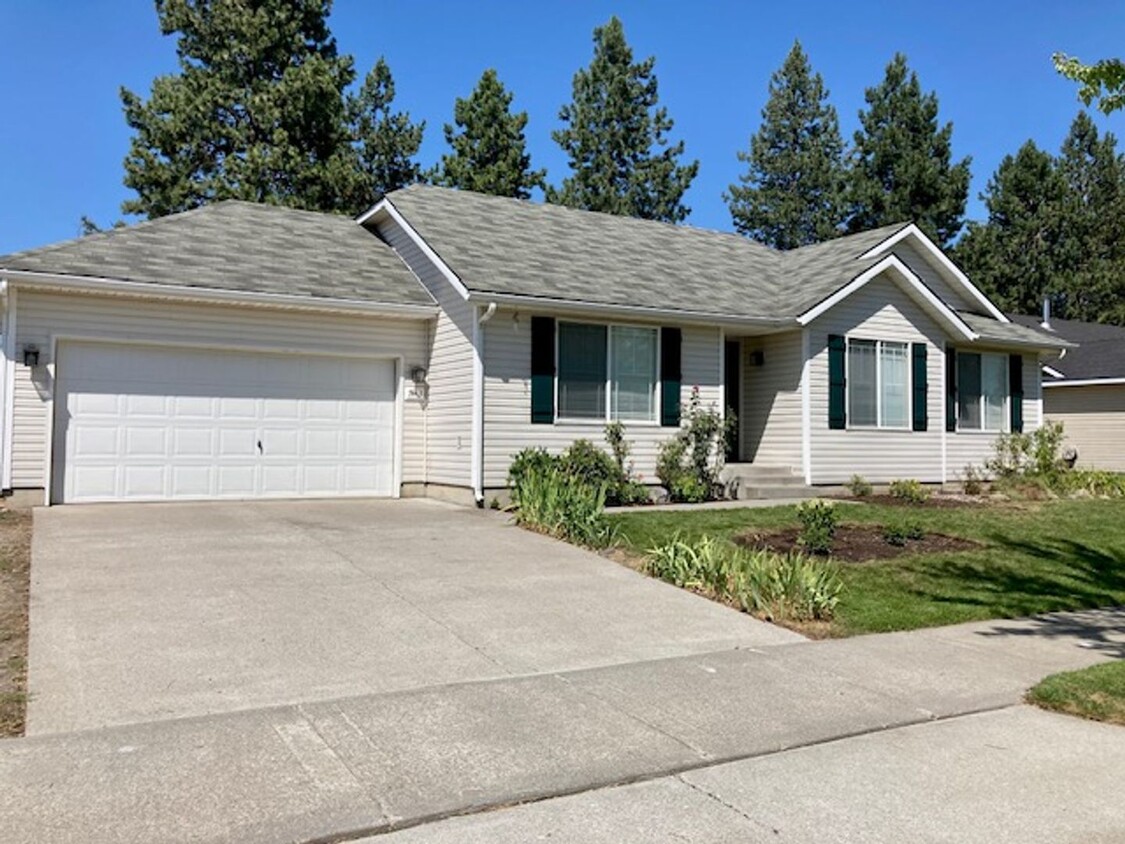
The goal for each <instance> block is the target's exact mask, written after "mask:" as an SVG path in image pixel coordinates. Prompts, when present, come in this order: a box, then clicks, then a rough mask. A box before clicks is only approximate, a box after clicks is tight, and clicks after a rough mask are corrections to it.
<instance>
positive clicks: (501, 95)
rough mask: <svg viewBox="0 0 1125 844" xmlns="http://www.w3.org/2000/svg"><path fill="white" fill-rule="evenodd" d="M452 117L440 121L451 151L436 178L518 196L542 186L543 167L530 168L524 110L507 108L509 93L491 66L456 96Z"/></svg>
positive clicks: (481, 190) (444, 182)
mask: <svg viewBox="0 0 1125 844" xmlns="http://www.w3.org/2000/svg"><path fill="white" fill-rule="evenodd" d="M453 122H454V124H455V125H454V126H451V125H449V124H448V123H447V124H446V125H445V142H446V143H447V144H449V146H450V147H451V148H452V150H453V151H452V153H450V154H449V155H444V156H442V159H441V164H440V165H439V167H438V169H437V172H436V173H435V174H434V177H433V178H434V182H435V183H436V184H440V185H447V186H449V187H456V188H461V189H463V190H472V191H478V192H479V193H489V194H493V195H495V196H511V197H516V198H518V199H527V198H528V197H529V196H531V189H532V188H534V187H543V186H544V184H545V183H544V179H545V177H546V175H547V172H546V171H545V170H532V169H531V156H530V155H528V153H527V140H526V138H525V137H524V128H525V127H526V126H527V112H526V111H521V112H516V113H514V114H513V113H512V94H511V93H510V92H508V91H507V90H506V89H505V88H504V83H502V82H501V81H500V79H499V77H498V76H497V75H496V71H495V70H493V69H491V68H490V69H488V70H486V71H485V72H484V74H483V75H482V76H481V78H480V81H479V82H477V85H476V88H474V89H473V92H472V93H471V94H470V95H469V97H468V98H467V99H461V98H460V97H458V98H457V100H456V102H455V103H454V105H453Z"/></svg>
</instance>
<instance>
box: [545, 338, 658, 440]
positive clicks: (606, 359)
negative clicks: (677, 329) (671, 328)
mask: <svg viewBox="0 0 1125 844" xmlns="http://www.w3.org/2000/svg"><path fill="white" fill-rule="evenodd" d="M657 338H658V333H657V329H655V328H639V327H636V326H625V325H613V326H605V325H589V324H584V323H575V322H560V323H559V327H558V343H559V349H558V391H559V392H558V408H559V410H558V416H559V418H560V419H596V420H599V421H600V420H612V419H619V420H622V421H644V422H653V421H656V409H657V404H656V383H657V346H658V339H657ZM607 396H608V401H607Z"/></svg>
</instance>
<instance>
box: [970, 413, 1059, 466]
mask: <svg viewBox="0 0 1125 844" xmlns="http://www.w3.org/2000/svg"><path fill="white" fill-rule="evenodd" d="M1063 436H1064V434H1063V426H1062V423H1061V422H1045V423H1044V424H1043V425H1042V426H1040V427H1039V428H1036V429H1035V430H1034V431H1033V432H1031V433H1030V434H1017V433H1012V434H1001V435H1000V436H999V437H997V438H996V443H995V444H994V445H993V450H994V452H995V453H994V454H993V456H992V458H991V459H989V460H988V461H986V462H985V464H984V465H985V468H986V469H987V470H988V471H989V472H991V473H992V474H993V475H994V476H996V477H998V478H1011V477H1017V476H1027V475H1035V476H1037V477H1041V478H1047V479H1049V480H1053V479H1055V478H1056V477H1057V476H1058V474H1059V473H1060V472H1063V471H1065V469H1066V463H1065V462H1064V461H1063V459H1062V456H1061V454H1060V452H1061V450H1062V441H1063Z"/></svg>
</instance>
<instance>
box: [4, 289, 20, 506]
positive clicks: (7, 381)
mask: <svg viewBox="0 0 1125 844" xmlns="http://www.w3.org/2000/svg"><path fill="white" fill-rule="evenodd" d="M16 297H17V292H16V289H15V288H10V289H8V290H7V295H6V297H5V298H6V300H7V308H6V309H5V312H4V356H3V367H4V369H3V372H2V373H0V378H3V401H4V406H3V408H2V409H0V412H2V413H3V414H4V422H3V425H4V430H3V440H2V441H0V483H2V484H3V488H4V489H11V488H12V442H13V440H12V425H13V424H14V422H15V418H16V402H15V387H16Z"/></svg>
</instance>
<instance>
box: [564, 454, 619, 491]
mask: <svg viewBox="0 0 1125 844" xmlns="http://www.w3.org/2000/svg"><path fill="white" fill-rule="evenodd" d="M559 469H560V470H561V471H562V472H563V474H566V475H570V476H571V477H572V478H578V479H579V480H581V481H583V482H585V483H588V484H592V485H598V484H601V485H602V486H604V487H605V488H606V492H607V493H608V492H609V491H610V489H611V488H612V487H614V486H616V484H617V481H618V472H617V464H616V463H614V462H613V458H612V457H610V456H609V455H608V454H606V453H605V452H604V451H602V450H601V449H600V448H598V447H597V446H596V445H594V444H593V443H592V442H590V441H589V440H575V441H574V442H572V443H571V444H570V447H569V448H568V449H567V450H566V451H564V452H563V453H562V457H560V458H559ZM607 497H608V495H607Z"/></svg>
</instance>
